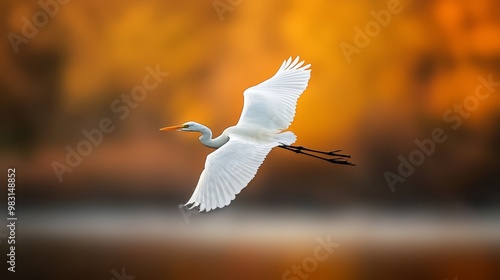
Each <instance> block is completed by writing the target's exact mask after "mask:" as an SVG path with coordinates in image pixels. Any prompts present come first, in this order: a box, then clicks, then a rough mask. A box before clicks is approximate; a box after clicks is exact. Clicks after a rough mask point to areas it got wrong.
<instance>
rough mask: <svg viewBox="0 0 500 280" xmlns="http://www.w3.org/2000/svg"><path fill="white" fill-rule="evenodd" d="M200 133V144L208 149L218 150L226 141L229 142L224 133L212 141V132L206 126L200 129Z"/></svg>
mask: <svg viewBox="0 0 500 280" xmlns="http://www.w3.org/2000/svg"><path fill="white" fill-rule="evenodd" d="M200 132H201V136H200V142H201V143H202V144H203V145H205V146H207V147H209V148H214V149H217V148H220V147H222V145H224V144H226V143H227V141H229V137H228V136H227V135H226V134H225V133H222V134H221V135H220V136H219V137H217V138H215V139H212V131H211V130H210V128H208V127H206V126H203V127H202V128H201V129H200Z"/></svg>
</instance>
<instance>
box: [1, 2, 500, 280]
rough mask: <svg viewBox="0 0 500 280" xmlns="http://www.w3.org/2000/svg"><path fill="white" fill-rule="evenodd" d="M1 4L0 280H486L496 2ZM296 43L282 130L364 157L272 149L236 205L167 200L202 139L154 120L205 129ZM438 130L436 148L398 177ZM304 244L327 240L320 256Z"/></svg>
mask: <svg viewBox="0 0 500 280" xmlns="http://www.w3.org/2000/svg"><path fill="white" fill-rule="evenodd" d="M398 3H399V4H398ZM0 7H1V9H0V15H1V16H0V19H1V21H0V34H3V35H4V36H3V40H0V59H1V62H2V63H0V96H1V102H0V114H1V116H2V117H1V118H0V131H1V133H0V155H1V157H0V166H1V167H2V169H3V171H1V172H0V173H1V174H2V175H1V176H0V178H1V180H2V181H3V182H7V168H8V167H15V168H16V174H17V177H16V178H17V187H16V206H17V207H16V215H17V217H18V222H17V225H18V227H17V235H16V236H17V247H16V250H17V251H16V255H17V259H16V270H17V272H16V273H15V274H13V273H8V274H7V268H6V267H5V263H6V262H5V260H6V254H7V253H8V252H7V243H6V239H5V238H6V237H7V234H8V232H7V229H6V227H5V226H2V227H1V229H0V238H1V239H0V241H1V243H0V246H1V248H2V254H1V260H2V263H4V265H2V267H3V268H2V272H1V273H4V272H5V273H6V274H5V275H6V278H3V277H2V279H15V277H14V276H17V277H18V278H19V279H116V280H120V279H129V280H132V279H136V280H146V279H293V280H297V279H344V280H348V279H432V280H442V279H460V280H462V279H500V268H499V266H498V263H499V261H500V208H499V205H500V204H499V203H500V189H499V184H500V175H499V171H500V157H499V156H500V145H499V143H500V111H499V108H500V97H499V91H500V89H499V88H500V85H499V84H496V85H495V83H494V82H490V84H489V87H488V86H485V84H484V83H482V82H481V79H480V78H479V77H483V79H484V80H486V81H488V80H490V81H491V80H492V81H500V3H499V2H498V1H494V0H476V1H463V0H455V1H452V0H436V1H409V0H401V1H395V0H391V1H389V0H384V1H368V0H356V1H329V2H326V1H313V2H310V1H309V2H308V1H296V0H295V1H245V0H241V1H226V0H220V1H199V0H196V1H195V0H186V1H165V0H162V1H160V0H146V1H128V0H127V1H124V0H122V1H116V0H109V1H96V0H87V1H77V0H71V1H66V2H64V1H62V0H61V1H60V2H56V1H55V0H54V1H50V0H42V1H40V2H38V1H25V0H22V1H19V0H17V1H14V0H2V1H1V2H0ZM394 7H397V8H394ZM391 9H392V10H393V11H394V10H397V12H395V13H393V12H389V13H390V18H387V17H385V21H383V24H380V23H377V20H376V16H374V14H376V15H381V14H384V15H387V13H384V12H381V11H382V10H385V11H390V10H391ZM380 20H381V19H380V18H379V21H380ZM377 26H378V28H377ZM356 28H359V30H361V31H362V32H363V34H364V35H360V34H359V32H358V31H357V30H358V29H356ZM366 28H368V30H367V29H366ZM346 46H348V47H346ZM346 50H348V51H347V52H346ZM296 55H300V56H301V58H302V59H304V60H305V61H306V62H307V63H311V65H312V66H311V69H312V76H311V80H310V82H309V87H308V88H307V90H306V92H305V93H304V95H303V96H302V97H301V98H300V101H299V103H298V107H297V115H296V118H295V121H294V123H293V124H292V126H291V127H290V130H292V131H294V133H295V134H296V135H297V136H298V141H297V143H296V144H299V145H304V146H308V147H311V148H317V149H322V150H329V149H343V150H344V151H345V152H346V153H349V154H351V155H352V157H353V158H352V161H353V162H355V163H356V164H357V165H358V166H357V167H350V166H340V165H339V166H333V165H330V164H327V163H324V162H321V161H316V160H314V159H310V158H307V157H304V156H301V155H295V154H292V153H289V152H287V151H284V150H275V151H273V152H272V153H271V154H269V156H268V158H267V159H266V161H265V163H264V164H263V166H262V167H261V169H260V170H259V172H258V174H257V176H256V178H255V179H254V180H253V181H252V182H251V183H250V185H249V186H248V187H247V188H245V189H244V190H243V191H242V192H241V193H240V194H239V195H238V196H237V198H236V200H234V201H233V202H232V203H231V205H230V206H229V207H226V208H223V209H220V210H216V211H213V212H210V213H208V214H206V213H202V214H198V213H197V212H195V211H187V210H186V209H184V208H182V207H181V208H179V205H180V204H182V203H185V202H186V201H187V200H188V199H189V197H190V196H191V194H192V191H193V190H194V187H195V185H196V183H197V180H198V178H199V175H200V173H201V171H202V170H203V166H204V161H205V157H206V155H208V154H209V153H210V152H211V150H210V149H208V148H205V147H203V146H202V145H201V144H200V143H199V142H198V136H197V135H195V134H191V133H176V132H171V133H165V132H159V131H158V129H159V128H161V127H163V126H167V125H175V124H179V123H183V122H186V121H190V120H193V121H197V122H200V123H203V124H205V125H207V126H209V127H211V128H212V130H213V131H214V134H217V135H218V134H219V133H221V132H222V131H223V130H224V129H225V128H226V127H228V126H231V125H234V124H235V123H236V122H237V120H238V118H239V114H240V112H241V108H242V106H243V96H242V93H243V91H244V90H245V89H246V88H248V87H250V86H253V85H256V84H258V83H260V82H261V81H263V80H265V79H267V78H269V77H271V76H272V75H273V74H274V73H275V72H276V70H277V69H278V67H279V66H280V64H281V63H282V61H283V60H285V59H287V58H288V57H290V56H296ZM155 71H157V72H159V73H160V74H158V75H156V76H155V75H153V76H152V75H151V73H152V72H155ZM164 73H168V76H167V75H166V74H164ZM148 75H149V76H151V77H152V79H150V80H149V81H148V83H149V84H150V85H151V84H154V86H153V87H151V89H150V90H147V91H146V92H145V93H142V94H138V95H133V96H131V94H132V93H134V92H135V91H136V89H137V86H141V85H143V83H144V80H145V79H146V77H147V76H148ZM490 75H491V76H490ZM479 85H483V87H482V89H481V93H483V94H484V95H486V94H487V93H489V95H488V97H487V98H484V100H481V99H478V98H476V97H474V96H475V93H476V89H477V87H478V86H479ZM464 101H465V104H464ZM462 105H463V108H465V109H462V112H459V111H456V110H457V108H459V107H457V106H462ZM454 106H455V107H454ZM450 110H451V111H450ZM103 120H105V121H104V122H107V125H106V126H108V125H109V126H110V127H112V129H109V130H112V131H109V130H108V131H109V132H102V131H101V132H100V133H102V139H100V137H99V136H96V135H98V134H99V133H98V132H96V131H97V130H100V127H101V126H102V125H101V123H102V122H103ZM435 129H442V130H443V131H444V134H445V135H446V140H445V141H444V142H443V143H436V144H435V145H436V147H435V151H434V152H433V153H431V154H430V155H429V156H427V155H426V156H425V157H424V158H423V163H421V164H419V166H416V167H415V171H414V172H413V173H412V174H411V175H410V176H407V177H405V176H401V175H399V171H398V167H399V165H400V164H401V160H400V159H401V157H402V158H404V159H406V160H408V159H409V155H410V154H411V153H412V152H413V151H415V150H416V149H418V146H417V145H416V144H415V140H417V139H418V140H424V139H427V138H431V137H432V132H433V131H434V130H435ZM83 130H85V131H87V132H93V133H94V134H92V133H91V134H92V135H94V136H93V137H94V142H95V143H96V144H92V145H86V144H82V143H90V142H89V140H88V138H87V136H86V135H85V133H83V132H82V131H83ZM96 133H97V134H96ZM87 134H88V133H87ZM96 139H97V140H96ZM98 140H99V141H98ZM68 151H74V152H72V153H73V155H72V156H69V161H68V153H69V152H68ZM78 151H83V153H84V155H81V156H80V157H81V159H80V160H78V159H77V157H78V156H75V153H77V152H78ZM400 156H401V157H400ZM387 172H391V174H394V175H398V176H401V177H400V179H398V181H397V182H396V181H393V183H392V187H391V184H390V183H388V181H387V178H386V177H387V174H388V173H387ZM6 185H7V183H5V186H6ZM3 189H4V190H5V191H4V194H2V197H4V198H3V199H2V200H1V202H0V205H2V210H0V213H2V214H1V216H0V217H2V221H5V223H6V224H7V222H6V217H7V205H6V204H7V203H6V202H7V190H6V187H4V188H3ZM2 223H4V222H2ZM318 239H320V240H331V241H333V242H336V243H338V244H340V246H339V247H338V248H335V249H334V250H333V252H328V251H326V249H325V251H324V252H328V254H327V256H328V257H327V258H326V259H325V260H319V259H318V258H317V257H316V255H315V253H314V252H315V250H316V248H317V247H318V246H321V244H323V243H322V241H318ZM325 242H326V241H325ZM294 266H296V267H299V268H298V269H299V272H297V270H295V271H293V270H292V269H293V267H294ZM287 271H288V272H287ZM300 271H301V272H300ZM35 277H36V278H35Z"/></svg>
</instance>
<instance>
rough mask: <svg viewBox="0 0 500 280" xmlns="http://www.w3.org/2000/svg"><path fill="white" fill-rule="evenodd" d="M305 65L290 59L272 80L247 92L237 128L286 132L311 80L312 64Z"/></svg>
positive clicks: (302, 62)
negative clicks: (247, 126)
mask: <svg viewBox="0 0 500 280" xmlns="http://www.w3.org/2000/svg"><path fill="white" fill-rule="evenodd" d="M303 64H304V61H301V62H299V57H298V56H297V58H295V60H293V61H292V58H291V57H290V58H289V59H288V60H286V61H284V62H283V64H281V66H280V68H279V70H278V72H276V74H274V76H272V77H271V78H270V79H268V80H266V81H264V82H262V83H260V84H258V85H256V86H253V87H250V88H248V89H247V90H245V92H244V93H243V95H244V105H243V111H242V112H241V116H240V119H239V121H238V124H237V126H238V125H251V126H258V127H264V128H269V129H271V130H280V131H281V130H285V129H287V128H288V127H289V126H290V124H291V123H292V121H293V118H294V117H295V110H296V107H297V100H298V99H299V97H300V95H301V94H302V93H303V92H304V90H305V89H306V88H307V85H308V82H309V78H310V77H311V70H310V69H308V68H309V66H310V64H308V65H305V66H302V65H303Z"/></svg>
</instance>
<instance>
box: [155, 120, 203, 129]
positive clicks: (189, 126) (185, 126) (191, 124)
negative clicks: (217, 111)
mask: <svg viewBox="0 0 500 280" xmlns="http://www.w3.org/2000/svg"><path fill="white" fill-rule="evenodd" d="M202 128H203V126H202V125H201V124H199V123H197V122H186V123H183V124H181V125H174V126H167V127H163V128H160V130H161V131H168V130H174V129H175V130H177V131H200V130H201V129H202Z"/></svg>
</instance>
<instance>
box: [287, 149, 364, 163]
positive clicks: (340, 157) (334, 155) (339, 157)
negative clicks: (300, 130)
mask: <svg viewBox="0 0 500 280" xmlns="http://www.w3.org/2000/svg"><path fill="white" fill-rule="evenodd" d="M280 144H281V145H279V146H278V147H280V148H282V149H285V150H288V151H292V152H295V153H297V154H303V155H306V156H310V157H313V158H317V159H321V160H325V161H328V162H331V163H336V164H343V165H351V166H356V164H354V163H352V162H350V161H349V160H347V159H348V158H351V156H350V155H345V154H340V153H339V152H341V151H342V150H335V151H328V152H325V151H319V150H313V149H309V148H306V147H302V146H291V145H285V144H282V143H280ZM321 155H326V156H328V157H325V156H321Z"/></svg>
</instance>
